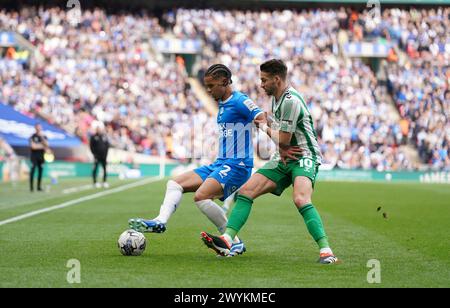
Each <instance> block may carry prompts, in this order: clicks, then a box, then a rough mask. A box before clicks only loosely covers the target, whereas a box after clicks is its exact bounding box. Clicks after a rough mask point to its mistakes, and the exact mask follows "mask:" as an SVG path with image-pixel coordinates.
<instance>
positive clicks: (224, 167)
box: [219, 165, 231, 179]
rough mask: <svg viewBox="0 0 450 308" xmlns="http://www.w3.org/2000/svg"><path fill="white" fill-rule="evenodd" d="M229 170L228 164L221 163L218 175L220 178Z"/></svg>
mask: <svg viewBox="0 0 450 308" xmlns="http://www.w3.org/2000/svg"><path fill="white" fill-rule="evenodd" d="M230 170H231V168H230V166H228V165H223V169H222V170H220V171H219V174H220V176H221V177H222V179H223V178H224V177H226V176H227V175H228V172H229V171H230Z"/></svg>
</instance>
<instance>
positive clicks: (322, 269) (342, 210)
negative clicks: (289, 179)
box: [0, 179, 450, 288]
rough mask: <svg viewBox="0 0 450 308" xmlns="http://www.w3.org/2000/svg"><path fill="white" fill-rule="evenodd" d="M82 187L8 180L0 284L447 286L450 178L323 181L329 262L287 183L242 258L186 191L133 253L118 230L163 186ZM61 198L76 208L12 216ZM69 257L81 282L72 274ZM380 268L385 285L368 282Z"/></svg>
mask: <svg viewBox="0 0 450 308" xmlns="http://www.w3.org/2000/svg"><path fill="white" fill-rule="evenodd" d="M130 183H131V181H129V182H125V181H119V180H115V181H112V182H111V184H112V185H111V188H110V190H111V189H114V188H115V187H123V186H124V185H129V184H130ZM86 184H89V180H88V179H76V180H75V179H73V180H71V179H67V180H62V181H60V183H58V184H57V185H53V186H51V189H50V191H47V192H41V193H36V192H35V193H33V194H31V193H30V192H28V190H27V186H26V183H25V182H23V183H19V184H18V185H16V186H12V185H11V184H9V183H2V184H0V277H1V278H0V287H175V288H179V287H201V288H207V287H264V288H272V287H293V288H298V287H450V186H448V185H432V184H392V183H391V184H375V183H350V182H318V183H317V187H316V192H315V194H314V196H313V201H314V204H315V205H316V207H317V208H318V210H319V212H320V213H321V215H322V218H323V221H324V224H325V228H326V231H327V233H328V236H329V240H330V243H331V245H332V248H333V250H334V252H335V254H336V255H337V256H338V257H339V258H340V259H342V261H343V262H342V264H339V265H331V266H329V265H328V266H325V265H320V264H318V263H316V260H317V258H318V249H317V247H316V244H315V243H314V242H313V241H312V239H311V238H310V236H309V234H308V232H307V230H306V227H305V225H304V222H303V219H302V218H301V216H300V215H299V213H298V212H297V211H296V209H295V207H294V205H293V203H292V201H291V194H292V191H291V190H289V191H286V192H285V193H284V195H283V196H282V197H275V196H272V195H267V196H263V197H261V198H259V199H257V200H256V201H255V203H254V205H253V211H252V214H251V216H250V218H249V220H248V222H247V225H246V226H245V227H244V229H243V230H242V232H241V234H240V235H241V237H242V239H243V240H244V242H245V244H246V246H247V252H246V253H245V254H244V255H242V256H238V257H235V258H217V257H216V256H215V255H214V253H213V252H212V251H210V250H208V249H207V248H206V247H205V246H204V245H203V243H202V242H201V240H200V232H201V231H203V230H205V231H210V232H216V231H215V228H214V227H213V226H212V224H211V223H210V222H209V221H208V220H207V219H206V217H204V216H203V215H202V214H201V213H200V212H199V210H198V209H197V208H196V206H195V204H194V202H193V201H192V197H193V195H192V194H187V195H185V196H184V198H183V201H182V203H181V205H180V207H179V209H178V210H177V212H176V213H175V214H174V216H172V220H171V221H170V224H169V225H168V229H167V231H166V233H164V234H146V237H147V240H148V243H147V249H146V250H145V252H144V253H143V255H141V256H138V257H125V256H122V255H121V254H120V252H119V250H118V248H117V239H118V236H119V235H120V233H122V232H123V231H124V230H125V229H127V220H128V218H131V217H140V216H143V217H149V218H150V217H153V216H155V215H156V214H157V213H158V211H159V206H160V203H161V201H162V199H163V197H164V190H165V181H164V180H162V181H161V180H160V181H155V182H153V183H149V184H146V185H141V186H136V187H131V188H130V187H126V188H127V189H123V190H121V191H116V192H114V191H113V192H112V193H110V194H106V195H94V194H98V193H99V192H104V191H108V190H103V189H102V190H99V189H97V190H95V189H90V188H89V187H86V189H85V190H81V191H71V190H70V188H73V187H79V186H83V185H86ZM93 195H94V196H93ZM85 196H88V197H87V198H84V199H81V200H78V201H79V202H78V201H76V200H77V199H80V198H82V197H85ZM73 200H75V201H73ZM67 202H69V203H67ZM61 204H66V205H67V204H69V205H68V206H67V207H64V208H59V209H55V210H52V211H48V212H44V213H40V214H39V215H35V216H30V217H22V218H23V219H19V220H17V221H12V222H9V223H4V222H5V221H6V220H8V219H10V218H13V217H17V216H19V215H23V214H27V213H30V212H33V211H37V210H40V209H44V208H49V207H52V206H55V205H61ZM2 222H3V223H2ZM71 259H77V260H78V261H79V262H80V272H79V273H80V275H79V278H80V283H74V284H70V283H68V281H67V276H68V272H69V271H71V267H70V264H69V266H68V261H69V260H71ZM370 260H372V261H370ZM373 260H376V261H373ZM373 262H375V263H377V262H379V263H378V264H379V267H378V266H376V268H373V267H371V265H372V264H374V263H373ZM373 270H377V272H376V274H374V272H373ZM378 270H379V271H378ZM373 275H377V276H376V277H380V278H381V281H380V283H369V282H368V279H367V278H368V276H369V278H370V277H375V276H373ZM369 280H370V279H369Z"/></svg>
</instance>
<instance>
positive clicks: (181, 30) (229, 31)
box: [0, 8, 450, 170]
mask: <svg viewBox="0 0 450 308" xmlns="http://www.w3.org/2000/svg"><path fill="white" fill-rule="evenodd" d="M418 20H423V21H424V22H423V23H419V22H418ZM161 21H163V22H164V23H163V24H164V27H162V26H161V24H162V23H161ZM448 23H449V9H448V8H447V9H442V10H426V11H425V10H423V11H405V10H398V9H388V10H385V11H383V18H382V21H379V22H375V23H374V22H373V19H371V18H370V16H369V14H368V13H367V12H366V13H362V14H357V13H355V12H350V11H348V10H345V9H341V10H335V11H333V10H310V11H302V12H294V11H273V12H264V11H263V12H250V11H213V10H208V9H205V10H185V9H178V10H176V11H173V12H171V13H170V14H166V15H165V16H164V17H163V19H162V20H161V19H159V20H158V19H157V18H155V17H152V16H149V15H146V14H141V15H132V14H118V15H106V14H105V12H104V11H102V10H93V11H89V10H86V11H83V12H82V15H81V19H80V23H79V24H78V26H76V27H73V26H72V25H71V24H70V22H69V16H68V14H67V12H66V11H64V10H61V9H57V8H53V9H35V8H28V9H24V10H23V11H21V12H6V11H0V28H4V29H12V30H14V31H17V32H19V33H21V34H22V35H23V36H24V37H25V38H26V39H28V40H29V41H30V42H31V43H32V44H33V45H34V46H36V47H37V49H38V50H39V51H40V52H41V54H42V55H43V56H44V58H45V61H44V62H43V63H41V64H38V65H36V66H35V67H32V68H30V67H27V66H26V65H22V64H20V63H18V61H14V60H13V59H8V58H7V57H5V58H3V59H0V86H1V90H0V101H2V102H6V103H8V104H11V105H13V106H14V107H15V108H16V109H18V110H20V111H22V112H27V113H30V112H32V113H37V114H38V115H40V116H44V117H46V118H47V119H49V120H50V121H52V122H54V123H56V124H58V125H61V126H63V127H71V129H73V131H75V132H76V133H77V135H79V136H80V137H81V138H82V139H83V140H84V141H87V137H88V134H89V131H90V128H91V127H92V126H93V125H94V124H95V123H97V122H102V123H104V124H105V125H106V127H107V130H108V134H109V136H110V138H111V143H112V144H113V145H114V146H115V147H118V148H121V149H125V150H130V151H138V152H143V153H146V154H153V155H160V154H164V153H166V154H168V155H169V156H171V157H174V158H177V159H182V158H183V157H186V156H189V153H191V151H192V149H193V148H198V147H199V146H202V147H205V145H208V149H210V148H211V147H212V145H211V140H215V138H214V133H215V130H212V129H211V127H213V125H215V124H214V120H215V119H214V117H212V116H211V115H209V114H208V113H207V112H206V111H205V109H204V108H203V106H202V102H200V101H199V100H198V99H197V98H196V96H195V95H194V94H193V93H192V91H191V89H190V87H189V84H188V83H187V75H186V71H185V69H184V67H183V66H182V65H180V64H179V63H178V62H175V61H165V59H163V58H159V57H158V56H157V55H156V54H154V53H153V52H152V48H151V44H150V43H149V39H150V38H151V37H153V36H163V35H171V36H174V37H177V38H181V39H183V38H200V39H202V40H203V42H204V47H203V54H202V61H201V63H202V68H203V69H204V68H206V66H207V65H209V64H211V63H212V62H222V63H224V64H226V65H228V66H229V67H230V68H231V70H232V71H233V72H234V78H233V84H234V87H235V89H237V90H241V91H243V92H246V93H248V94H249V95H250V97H251V98H252V99H254V100H255V101H256V102H257V103H258V104H259V105H260V106H262V107H264V109H266V110H268V109H269V100H268V98H267V97H265V95H264V94H263V92H262V91H261V90H260V89H259V72H258V67H259V64H260V63H261V62H262V61H264V60H266V59H268V58H271V57H276V58H281V59H285V60H286V62H287V64H288V67H289V69H290V71H291V74H290V80H291V83H292V85H293V86H294V87H296V88H298V89H299V90H300V92H302V93H303V96H304V98H305V100H306V102H307V104H308V106H309V108H310V110H311V112H312V114H313V118H314V119H315V121H316V123H315V127H316V128H317V130H318V135H319V138H320V140H319V143H320V144H321V146H322V151H323V154H324V160H325V164H327V165H329V166H337V167H340V168H345V169H349V168H352V169H353V168H363V169H372V168H373V169H377V170H398V169H414V168H417V166H416V165H414V164H413V163H412V162H410V161H409V160H408V159H407V155H406V154H405V153H404V152H403V151H402V150H401V148H400V145H402V144H405V143H407V142H411V143H412V144H414V145H415V146H417V148H418V151H419V154H420V157H421V158H422V160H423V161H424V162H425V163H426V164H428V165H429V166H430V167H432V168H437V169H447V170H449V169H450V152H449V143H450V133H449V132H450V127H449V125H450V124H449V120H448V117H449V115H450V94H449V86H448V85H449V79H450V73H449V69H448V64H449V56H450V38H449V36H448V34H447V33H446V32H445V29H448V28H449V27H448V26H449V25H448ZM261 24H264V25H265V26H264V27H260V26H259V25H261ZM342 36H344V37H347V39H351V40H363V39H367V38H371V37H372V38H373V37H378V38H383V39H385V40H387V41H389V42H391V43H394V44H396V45H398V46H399V48H400V49H402V50H404V51H405V52H406V54H407V55H408V59H407V62H406V64H405V65H403V63H400V62H399V61H392V62H391V63H390V64H389V65H388V72H387V75H388V81H389V90H391V91H392V94H393V98H394V100H395V103H396V106H397V107H398V110H399V114H400V117H401V118H402V119H399V118H398V117H399V116H398V114H397V113H396V112H395V109H393V108H391V105H390V103H389V100H388V99H387V98H388V95H389V93H387V91H386V87H384V86H382V85H380V84H378V82H377V78H376V77H375V75H374V73H373V72H372V71H371V69H370V68H369V67H368V66H367V65H366V64H365V63H364V62H363V61H362V60H360V59H355V58H345V57H342V54H341V53H340V48H339V44H340V42H341V40H342ZM445 74H446V75H445ZM443 76H446V79H445V78H442V77H443ZM194 126H195V127H198V128H201V131H202V132H203V133H201V134H198V133H196V131H195V130H193V129H192V127H194ZM258 138H259V141H260V142H261V143H264V142H267V140H266V139H264V138H263V137H260V136H259V137H258ZM210 146H211V147H210ZM209 152H210V151H209Z"/></svg>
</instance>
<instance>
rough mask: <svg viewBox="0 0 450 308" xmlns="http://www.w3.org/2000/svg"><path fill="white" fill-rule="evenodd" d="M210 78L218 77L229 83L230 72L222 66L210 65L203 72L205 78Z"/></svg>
mask: <svg viewBox="0 0 450 308" xmlns="http://www.w3.org/2000/svg"><path fill="white" fill-rule="evenodd" d="M206 76H211V77H213V78H214V79H217V78H219V77H225V78H227V80H228V81H229V83H231V76H232V74H231V70H230V69H229V68H228V67H226V66H225V65H223V64H214V65H211V66H210V67H209V68H208V69H207V70H206V72H205V77H206Z"/></svg>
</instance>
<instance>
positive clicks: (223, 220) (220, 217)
mask: <svg viewBox="0 0 450 308" xmlns="http://www.w3.org/2000/svg"><path fill="white" fill-rule="evenodd" d="M195 204H197V207H198V208H199V209H200V211H201V212H202V213H203V214H205V216H206V217H208V219H209V220H210V221H211V222H212V223H213V224H214V225H215V226H216V227H217V230H219V232H220V233H223V232H225V228H226V226H227V222H228V220H227V216H226V215H225V212H224V211H223V209H222V208H221V207H220V206H219V205H218V204H217V203H215V202H214V201H212V200H211V199H206V200H200V201H197V202H195Z"/></svg>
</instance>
